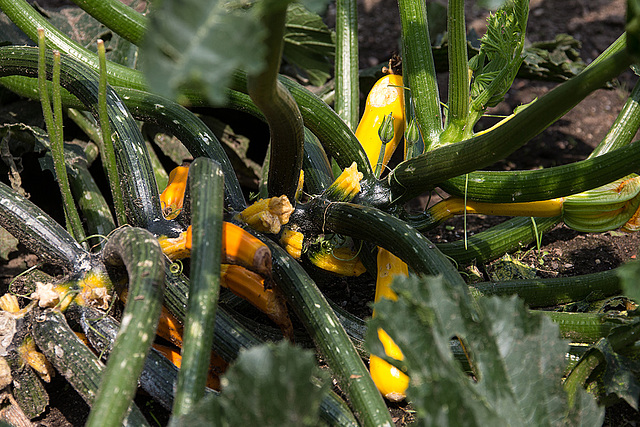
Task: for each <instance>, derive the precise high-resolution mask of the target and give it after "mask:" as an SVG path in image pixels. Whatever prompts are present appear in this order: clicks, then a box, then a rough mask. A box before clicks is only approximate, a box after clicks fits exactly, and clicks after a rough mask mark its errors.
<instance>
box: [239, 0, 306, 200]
mask: <svg viewBox="0 0 640 427" xmlns="http://www.w3.org/2000/svg"><path fill="white" fill-rule="evenodd" d="M288 4H289V1H287V0H284V1H281V0H271V1H267V2H266V3H264V4H261V5H258V6H257V7H260V8H261V14H260V15H261V18H260V19H261V21H262V23H263V25H264V27H265V28H266V30H267V37H266V41H265V44H266V46H267V55H266V60H267V63H266V67H265V69H264V70H263V71H262V72H261V73H258V74H256V75H250V76H248V79H247V89H248V91H249V96H251V99H252V100H253V102H254V103H255V104H256V105H257V106H258V108H260V110H261V111H262V113H263V114H264V116H265V118H266V119H267V123H268V124H269V134H270V162H269V177H268V182H267V185H268V189H269V195H270V196H274V197H277V196H280V195H283V194H284V195H286V196H287V197H288V198H289V200H294V198H295V192H296V187H297V185H298V179H299V177H300V170H301V169H302V153H303V145H304V125H303V123H302V116H301V114H300V110H299V109H298V106H297V105H296V103H295V101H294V99H293V97H292V96H291V94H290V93H289V92H288V91H287V89H286V88H285V87H284V86H283V85H282V84H281V83H280V82H279V81H278V70H279V69H280V61H281V58H282V44H283V36H284V23H285V18H286V15H287V5H288Z"/></svg>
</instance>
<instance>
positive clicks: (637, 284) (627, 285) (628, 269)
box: [618, 261, 640, 303]
mask: <svg viewBox="0 0 640 427" xmlns="http://www.w3.org/2000/svg"><path fill="white" fill-rule="evenodd" d="M618 275H619V276H620V280H621V281H622V283H621V284H622V289H623V292H624V294H625V295H626V296H627V297H629V298H631V299H632V300H634V301H635V302H636V303H640V281H639V280H638V277H640V261H633V262H629V263H627V264H625V265H624V266H622V267H620V268H619V269H618Z"/></svg>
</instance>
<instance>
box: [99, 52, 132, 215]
mask: <svg viewBox="0 0 640 427" xmlns="http://www.w3.org/2000/svg"><path fill="white" fill-rule="evenodd" d="M105 55H106V52H105V49H104V42H103V41H102V40H98V60H99V61H98V62H99V71H100V72H99V74H100V80H99V84H98V121H99V122H100V131H101V132H102V138H101V140H102V147H100V154H102V161H103V163H104V165H105V169H106V171H107V177H108V178H109V187H111V196H112V197H113V204H114V206H115V211H116V219H117V221H118V225H123V224H126V223H127V214H126V212H125V208H124V198H123V195H122V189H121V188H120V179H119V178H118V164H117V162H116V153H115V149H114V147H113V140H112V139H111V126H110V125H109V114H108V113H107V59H106V56H105Z"/></svg>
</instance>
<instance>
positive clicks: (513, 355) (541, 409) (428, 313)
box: [366, 277, 603, 426]
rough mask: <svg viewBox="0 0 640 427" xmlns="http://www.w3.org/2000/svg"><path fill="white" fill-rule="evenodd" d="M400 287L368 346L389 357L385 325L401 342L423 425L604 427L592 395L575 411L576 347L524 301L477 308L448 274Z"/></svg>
mask: <svg viewBox="0 0 640 427" xmlns="http://www.w3.org/2000/svg"><path fill="white" fill-rule="evenodd" d="M393 288H394V290H395V291H396V292H397V294H398V296H399V298H398V301H396V302H392V301H389V300H383V301H382V302H380V303H378V304H376V305H375V310H376V318H375V319H372V320H371V321H369V328H368V336H367V340H366V345H367V346H368V347H369V349H370V350H371V351H372V353H374V354H377V355H379V356H381V357H384V350H383V349H382V345H381V343H380V342H379V340H378V339H377V334H376V333H375V331H376V330H377V328H378V327H383V329H384V330H385V331H386V332H387V333H388V334H389V335H390V336H391V337H392V338H393V340H394V341H395V342H396V344H398V346H399V347H400V349H401V350H402V352H403V354H404V361H403V362H397V361H396V362H395V364H396V365H398V364H399V363H401V366H400V367H401V368H402V369H405V370H406V372H407V373H408V375H409V377H410V384H409V389H408V390H407V396H408V398H409V399H410V400H411V403H412V405H413V406H414V407H415V409H416V411H417V416H418V418H419V420H420V422H421V423H423V424H429V425H479V426H480V425H558V424H564V423H569V422H570V423H573V422H580V423H584V424H593V425H601V423H602V417H603V411H602V410H601V409H600V408H598V407H597V406H596V403H595V400H594V399H593V398H592V397H591V396H583V395H586V392H585V391H584V390H580V393H581V396H579V398H578V399H576V400H575V401H574V402H575V403H574V406H573V407H569V404H568V397H567V393H566V392H565V391H564V389H563V387H562V383H561V381H560V378H561V376H562V374H563V370H564V368H565V361H564V357H565V353H566V352H567V349H568V344H567V343H566V342H565V341H563V340H561V339H560V338H559V331H558V327H557V326H555V325H554V324H553V323H552V322H551V321H550V320H549V319H547V318H545V317H543V316H542V315H538V314H533V313H531V312H529V311H527V309H526V308H525V306H524V304H523V303H522V301H521V300H519V299H517V298H515V297H514V298H510V299H501V298H497V297H492V298H480V299H478V300H476V303H475V304H474V303H471V304H469V303H466V302H465V299H464V298H463V297H462V292H461V291H460V290H459V289H457V288H456V287H453V286H450V285H449V284H448V283H446V282H445V281H444V280H443V279H442V278H441V277H423V278H406V279H400V280H397V281H396V282H394V285H393ZM408 325H411V326H410V327H408ZM452 338H457V339H459V340H460V342H461V343H462V344H463V347H464V348H465V350H466V352H467V354H468V355H469V358H470V361H471V366H472V369H473V376H468V375H467V374H465V373H464V372H463V371H462V369H461V366H460V365H459V363H458V362H457V361H456V360H455V359H454V357H453V354H452V353H451V351H450V347H449V343H450V339H452ZM387 360H389V361H390V362H392V363H393V361H392V360H390V359H388V358H387Z"/></svg>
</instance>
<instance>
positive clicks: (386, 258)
mask: <svg viewBox="0 0 640 427" xmlns="http://www.w3.org/2000/svg"><path fill="white" fill-rule="evenodd" d="M377 261H378V278H377V281H376V295H375V302H378V301H379V300H380V299H381V298H388V299H391V300H395V299H397V296H396V294H395V293H394V292H393V291H392V290H391V287H390V286H391V282H392V281H393V278H394V277H395V276H399V275H401V276H407V275H408V273H409V269H408V267H407V264H405V263H404V262H403V261H402V260H401V259H400V258H398V257H396V256H395V255H393V254H392V253H391V252H389V251H387V250H386V249H383V248H379V249H378V260H377ZM375 315H376V313H375V311H374V312H373V316H375ZM378 338H379V339H380V342H382V345H383V346H384V352H385V353H386V355H387V356H389V357H392V358H394V359H396V360H402V359H403V358H404V356H403V355H402V351H401V350H400V348H399V347H398V346H397V345H396V343H395V342H393V340H392V339H391V337H390V336H389V335H387V333H386V332H385V331H383V330H382V329H378ZM369 372H370V373H371V378H372V379H373V382H374V383H375V384H376V387H377V388H378V390H380V393H382V395H383V396H384V397H385V398H386V399H388V400H391V401H393V402H398V401H401V400H403V399H404V398H405V397H406V391H407V387H408V386H409V377H408V376H407V375H406V374H404V373H403V372H401V371H400V370H399V369H398V368H396V367H395V366H393V365H391V364H390V363H388V362H386V361H384V360H382V359H381V358H379V357H377V356H374V355H371V357H370V358H369Z"/></svg>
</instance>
